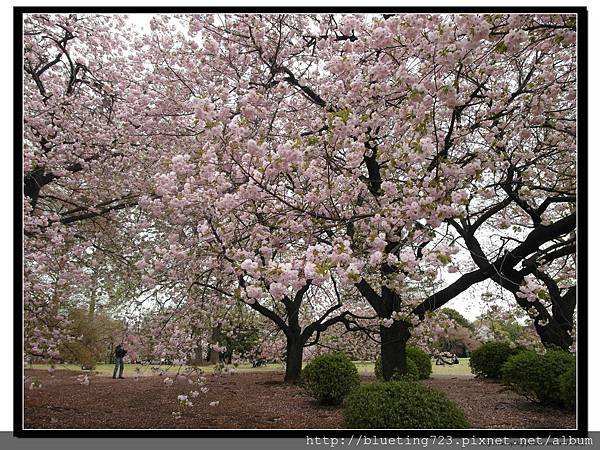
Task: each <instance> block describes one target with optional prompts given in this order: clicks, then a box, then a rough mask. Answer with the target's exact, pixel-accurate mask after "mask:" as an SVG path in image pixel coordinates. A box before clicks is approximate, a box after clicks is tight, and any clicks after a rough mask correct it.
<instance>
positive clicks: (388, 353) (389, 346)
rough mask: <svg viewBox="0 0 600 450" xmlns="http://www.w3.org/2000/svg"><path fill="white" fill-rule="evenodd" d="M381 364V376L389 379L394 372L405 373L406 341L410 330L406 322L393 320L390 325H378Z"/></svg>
mask: <svg viewBox="0 0 600 450" xmlns="http://www.w3.org/2000/svg"><path fill="white" fill-rule="evenodd" d="M379 332H380V336H381V365H382V369H383V378H384V379H385V380H390V379H391V378H392V376H393V375H394V373H401V374H403V373H406V372H407V368H406V342H407V341H408V338H409V337H410V331H409V328H408V324H407V323H406V322H401V321H394V323H393V324H392V326H390V327H384V326H383V325H382V326H381V327H380V330H379Z"/></svg>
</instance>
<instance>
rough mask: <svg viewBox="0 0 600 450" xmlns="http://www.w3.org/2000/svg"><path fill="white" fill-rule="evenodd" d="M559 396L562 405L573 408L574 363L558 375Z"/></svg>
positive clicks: (574, 397)
mask: <svg viewBox="0 0 600 450" xmlns="http://www.w3.org/2000/svg"><path fill="white" fill-rule="evenodd" d="M558 381H559V383H560V397H561V399H562V402H563V405H564V406H565V407H566V408H569V409H575V403H576V400H577V371H576V369H575V365H574V364H573V366H572V367H571V368H570V369H568V370H567V371H566V372H565V373H563V374H562V375H561V376H560V379H559V380H558Z"/></svg>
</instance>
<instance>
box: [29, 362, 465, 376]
mask: <svg viewBox="0 0 600 450" xmlns="http://www.w3.org/2000/svg"><path fill="white" fill-rule="evenodd" d="M354 364H355V365H356V368H357V369H358V373H360V374H361V375H369V374H372V373H373V371H374V367H375V364H374V363H372V362H365V361H356V362H355V363H354ZM431 364H432V367H433V375H471V369H470V367H469V358H459V364H455V365H446V366H436V365H435V362H434V361H433V360H432V361H431ZM27 367H28V368H30V369H42V370H46V369H48V368H49V367H50V366H49V365H48V364H31V365H29V366H27ZM151 367H160V369H162V370H163V371H165V372H167V373H169V374H172V375H174V374H176V373H177V372H180V373H183V372H184V371H185V369H186V367H185V366H183V367H181V366H167V365H162V366H142V365H140V364H125V368H124V371H123V375H126V376H133V375H137V376H150V375H154V374H155V373H156V372H155V371H153V370H152V369H151ZM55 368H56V369H57V370H60V369H64V370H74V371H79V370H81V367H80V366H78V365H75V364H59V365H56V366H55ZM113 368H114V365H113V364H98V365H96V369H95V371H96V372H98V373H99V374H101V375H107V376H111V375H112V372H113ZM136 369H139V371H136ZM201 369H202V371H203V372H205V373H213V371H214V367H213V366H202V367H201ZM235 370H236V371H237V372H270V371H283V365H282V364H267V365H266V366H262V367H252V364H240V365H239V366H238V367H237V368H236V369H235Z"/></svg>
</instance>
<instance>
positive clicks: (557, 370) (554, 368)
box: [502, 350, 575, 406]
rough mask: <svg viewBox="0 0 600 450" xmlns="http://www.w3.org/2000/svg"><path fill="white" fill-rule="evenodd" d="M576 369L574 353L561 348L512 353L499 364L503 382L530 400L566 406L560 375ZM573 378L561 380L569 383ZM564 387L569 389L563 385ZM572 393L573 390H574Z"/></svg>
mask: <svg viewBox="0 0 600 450" xmlns="http://www.w3.org/2000/svg"><path fill="white" fill-rule="evenodd" d="M574 368H575V356H574V355H572V354H571V353H568V352H565V351H563V350H550V351H547V352H546V353H544V354H539V353H536V352H533V351H526V352H521V353H519V354H517V355H514V356H511V357H510V358H509V359H508V361H506V363H505V364H504V366H503V367H502V382H503V383H504V384H505V385H506V386H508V387H509V388H510V389H511V390H513V391H515V392H516V393H518V394H521V395H523V396H524V397H526V398H527V399H529V400H532V401H536V402H539V403H542V404H544V405H553V406H565V405H566V403H565V401H564V398H563V395H562V387H561V384H562V383H561V380H563V379H562V378H561V377H562V376H563V375H565V374H566V372H568V371H569V370H571V369H574ZM570 382H572V380H564V383H565V384H566V383H570ZM565 389H570V388H567V387H566V386H565ZM572 392H573V394H574V389H573V391H572Z"/></svg>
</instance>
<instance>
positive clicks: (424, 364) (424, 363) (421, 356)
mask: <svg viewBox="0 0 600 450" xmlns="http://www.w3.org/2000/svg"><path fill="white" fill-rule="evenodd" d="M406 356H407V357H408V358H410V359H412V360H413V361H414V362H415V364H416V365H417V369H419V380H426V379H427V378H429V375H431V372H432V367H431V357H430V356H429V354H428V353H427V352H424V351H423V350H421V349H420V348H418V347H412V346H411V347H406Z"/></svg>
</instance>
